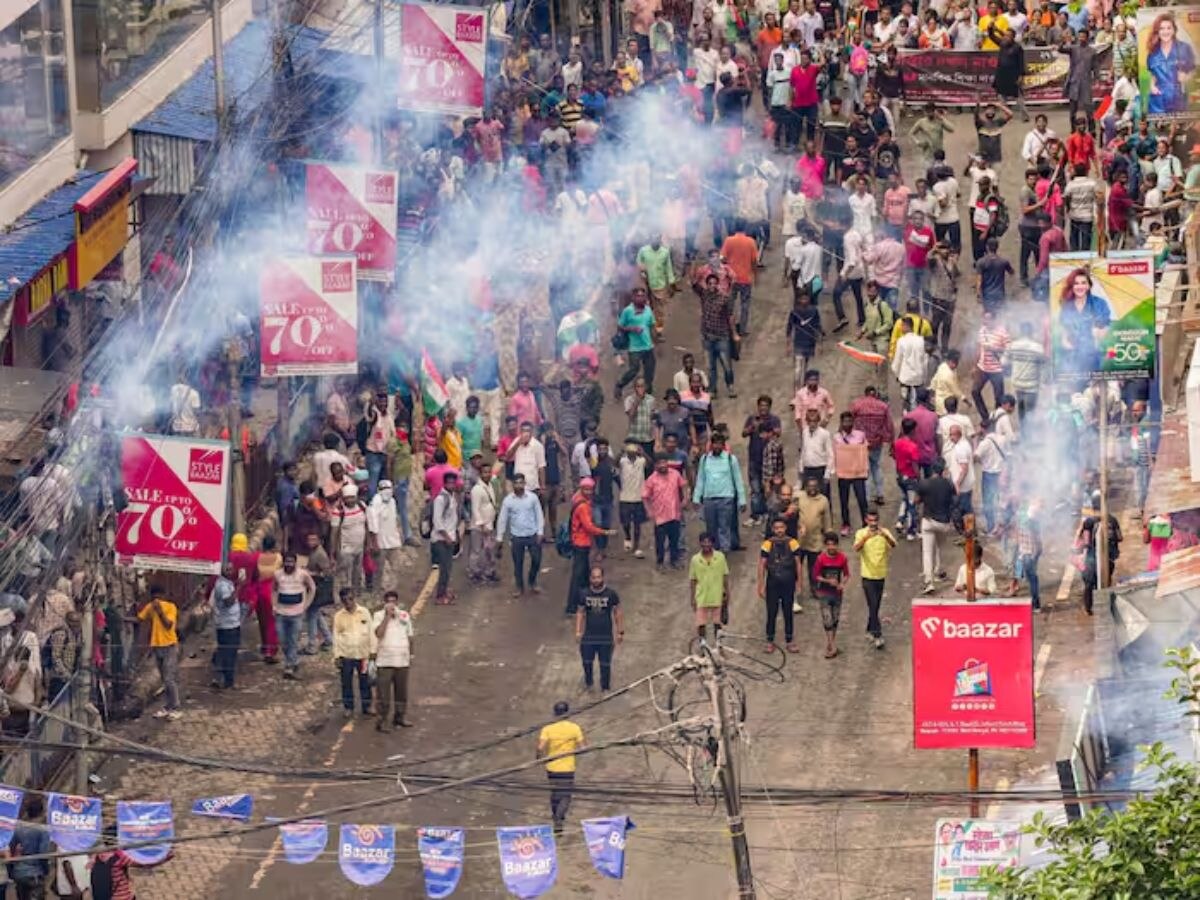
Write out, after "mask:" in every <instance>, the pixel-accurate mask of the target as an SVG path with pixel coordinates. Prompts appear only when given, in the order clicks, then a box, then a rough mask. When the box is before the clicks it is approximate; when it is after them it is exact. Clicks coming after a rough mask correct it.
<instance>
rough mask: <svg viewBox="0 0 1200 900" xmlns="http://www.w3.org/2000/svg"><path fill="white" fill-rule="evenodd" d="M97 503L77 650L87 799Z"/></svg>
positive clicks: (79, 772)
mask: <svg viewBox="0 0 1200 900" xmlns="http://www.w3.org/2000/svg"><path fill="white" fill-rule="evenodd" d="M96 507H97V504H96V503H92V504H91V508H90V509H89V510H88V521H87V526H86V527H87V531H86V532H85V535H84V541H85V543H86V548H87V553H86V556H85V558H86V559H87V573H88V579H87V581H86V582H85V587H84V589H85V591H86V593H85V594H84V601H83V610H82V611H81V616H82V618H83V621H82V623H81V626H82V631H83V640H82V641H81V642H80V643H81V646H80V649H79V660H78V666H79V681H78V683H77V684H76V690H75V703H74V709H75V717H74V718H75V721H77V722H78V723H79V724H80V725H82V726H83V727H82V728H80V729H79V750H78V752H76V754H75V793H76V794H78V795H79V796H80V797H86V796H87V795H88V793H89V788H90V787H91V781H90V780H89V775H90V774H91V772H90V771H89V768H90V767H89V766H88V755H87V746H88V735H89V732H88V730H87V729H88V728H90V727H91V724H92V723H91V718H92V716H91V709H92V658H93V656H94V652H93V648H94V647H95V645H96V612H95V605H94V604H95V597H96V584H97V580H98V579H99V578H100V518H99V515H98V511H97V508H96Z"/></svg>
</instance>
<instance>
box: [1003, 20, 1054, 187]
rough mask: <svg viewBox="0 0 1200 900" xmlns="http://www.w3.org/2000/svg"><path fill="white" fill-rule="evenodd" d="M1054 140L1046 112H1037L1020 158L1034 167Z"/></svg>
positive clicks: (1022, 145) (1023, 144)
mask: <svg viewBox="0 0 1200 900" xmlns="http://www.w3.org/2000/svg"><path fill="white" fill-rule="evenodd" d="M1009 21H1010V22H1011V21H1012V20H1011V19H1010V20H1009ZM1056 140H1058V135H1057V134H1055V133H1054V132H1053V131H1052V130H1051V129H1050V127H1049V120H1048V119H1047V118H1046V114H1045V113H1038V114H1037V115H1036V116H1034V117H1033V129H1032V130H1031V131H1030V132H1029V133H1028V134H1027V135H1025V140H1024V142H1022V144H1021V159H1023V160H1025V162H1027V163H1029V165H1030V166H1032V167H1033V168H1035V169H1036V168H1037V167H1038V165H1039V164H1040V163H1041V161H1042V160H1043V159H1044V158H1045V157H1046V155H1047V154H1048V153H1049V152H1050V148H1049V146H1048V145H1049V144H1050V142H1051V141H1056Z"/></svg>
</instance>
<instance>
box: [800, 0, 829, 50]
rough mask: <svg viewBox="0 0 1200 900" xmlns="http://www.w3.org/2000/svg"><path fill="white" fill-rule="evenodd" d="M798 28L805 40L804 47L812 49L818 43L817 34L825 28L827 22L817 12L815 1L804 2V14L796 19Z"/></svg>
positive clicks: (805, 0)
mask: <svg viewBox="0 0 1200 900" xmlns="http://www.w3.org/2000/svg"><path fill="white" fill-rule="evenodd" d="M796 27H797V28H799V29H800V35H801V36H802V37H803V38H804V45H805V46H806V47H809V48H812V47H815V46H816V43H817V32H818V31H820V30H822V29H823V28H824V27H825V20H824V19H822V18H821V14H820V13H819V12H817V9H816V6H815V5H814V3H813V0H804V12H803V13H801V14H800V15H799V17H798V18H797V19H796Z"/></svg>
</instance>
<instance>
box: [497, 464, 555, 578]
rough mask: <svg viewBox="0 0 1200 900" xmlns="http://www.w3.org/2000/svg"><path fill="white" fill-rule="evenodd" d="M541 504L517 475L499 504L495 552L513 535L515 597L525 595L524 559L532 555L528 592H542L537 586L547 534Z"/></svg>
mask: <svg viewBox="0 0 1200 900" xmlns="http://www.w3.org/2000/svg"><path fill="white" fill-rule="evenodd" d="M545 528H546V526H545V519H544V518H543V516H542V504H541V501H540V500H539V499H538V497H537V495H536V494H534V493H533V492H532V491H528V490H526V489H525V476H524V475H522V474H520V473H517V474H516V475H514V476H513V480H512V493H511V494H509V495H508V496H507V497H505V498H504V502H503V503H501V504H500V516H499V518H498V519H497V522H496V553H497V556H498V555H499V553H500V547H501V545H502V544H503V543H504V536H505V535H506V534H511V535H512V561H513V575H514V576H515V577H516V581H517V587H516V590H514V591H513V596H514V597H524V596H525V584H526V581H525V556H526V554H528V555H529V590H531V591H533V593H535V594H540V593H541V592H542V590H541V588H539V587H538V586H537V577H538V572H540V571H541V569H542V535H543V534H544V533H545Z"/></svg>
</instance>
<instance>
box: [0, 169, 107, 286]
mask: <svg viewBox="0 0 1200 900" xmlns="http://www.w3.org/2000/svg"><path fill="white" fill-rule="evenodd" d="M104 174H105V173H104V172H90V171H88V170H86V169H83V170H81V171H79V172H77V173H76V174H75V178H74V179H73V180H72V181H71V182H70V183H68V184H65V185H63V186H62V187H60V188H58V189H57V190H56V191H54V192H53V193H51V194H50V195H49V196H48V197H46V199H45V200H42V201H41V202H40V203H38V204H37V205H36V206H34V207H33V209H31V210H29V212H27V213H25V215H23V216H21V218H19V219H17V221H15V222H13V224H12V228H11V230H9V231H6V232H0V303H7V302H8V301H9V300H11V299H12V297H13V295H14V294H15V293H16V292H17V291H19V290H20V289H21V288H22V287H24V286H25V285H26V284H28V283H29V280H30V279H31V278H33V277H34V276H35V275H37V273H38V272H40V271H42V269H44V268H46V266H48V265H49V264H50V261H51V260H52V259H54V257H56V256H58V255H59V254H60V253H62V252H63V251H64V250H66V249H67V248H68V247H70V246H71V242H72V241H74V240H75V217H74V216H73V215H72V214H71V213H72V210H73V208H74V206H75V201H76V200H78V199H79V198H80V197H82V196H83V195H84V194H86V193H87V192H88V191H89V190H90V189H91V187H92V185H94V184H95V183H96V182H97V181H99V180H100V179H101V178H103V177H104Z"/></svg>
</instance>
